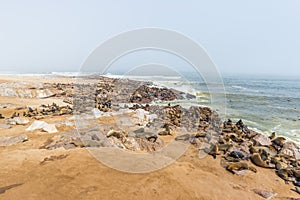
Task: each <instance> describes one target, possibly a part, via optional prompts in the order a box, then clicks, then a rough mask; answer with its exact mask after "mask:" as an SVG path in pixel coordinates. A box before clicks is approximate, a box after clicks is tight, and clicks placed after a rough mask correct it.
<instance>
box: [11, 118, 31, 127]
mask: <svg viewBox="0 0 300 200" xmlns="http://www.w3.org/2000/svg"><path fill="white" fill-rule="evenodd" d="M13 120H14V121H15V122H16V124H18V125H26V124H28V123H29V120H28V119H26V118H24V117H14V118H13Z"/></svg>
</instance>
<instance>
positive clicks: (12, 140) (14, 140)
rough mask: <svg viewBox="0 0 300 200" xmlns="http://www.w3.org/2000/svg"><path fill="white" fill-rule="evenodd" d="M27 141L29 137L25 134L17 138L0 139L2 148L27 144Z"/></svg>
mask: <svg viewBox="0 0 300 200" xmlns="http://www.w3.org/2000/svg"><path fill="white" fill-rule="evenodd" d="M27 140H28V137H27V135H24V134H22V135H17V136H8V137H0V146H10V145H14V144H18V143H21V142H25V141H27Z"/></svg>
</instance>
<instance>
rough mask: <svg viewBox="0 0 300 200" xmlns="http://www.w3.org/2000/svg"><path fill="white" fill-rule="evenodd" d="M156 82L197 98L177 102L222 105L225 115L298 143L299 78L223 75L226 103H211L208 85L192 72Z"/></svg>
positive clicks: (216, 107)
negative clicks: (182, 76) (181, 77)
mask: <svg viewBox="0 0 300 200" xmlns="http://www.w3.org/2000/svg"><path fill="white" fill-rule="evenodd" d="M152 80H153V81H155V83H156V84H158V85H163V86H166V87H171V88H174V89H179V90H182V91H185V92H190V93H193V94H195V95H196V96H197V99H196V101H186V102H178V103H182V104H198V105H201V106H208V107H212V109H215V110H218V106H225V107H226V113H225V116H222V118H224V119H229V118H230V119H232V120H234V121H237V120H239V119H242V120H243V121H244V122H245V124H247V125H248V127H250V128H252V129H254V130H256V131H258V132H261V133H263V134H265V135H269V134H271V133H272V132H276V133H277V135H280V136H285V137H286V138H288V139H290V140H292V141H294V142H296V143H298V144H300V78H299V79H296V78H272V77H253V76H252V77H246V76H243V77H240V76H225V77H223V82H224V88H225V95H226V103H225V105H217V106H215V107H213V106H212V105H211V101H210V98H211V96H212V95H214V96H216V97H217V96H218V94H213V92H211V91H210V92H209V91H208V89H207V85H206V84H205V83H204V82H203V81H202V80H199V79H198V80H197V79H196V78H193V76H191V77H189V81H183V80H181V79H180V78H178V80H177V81H176V80H174V77H173V78H172V79H169V80H162V78H161V80H155V79H153V78H152Z"/></svg>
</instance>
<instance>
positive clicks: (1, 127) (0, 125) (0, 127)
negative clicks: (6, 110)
mask: <svg viewBox="0 0 300 200" xmlns="http://www.w3.org/2000/svg"><path fill="white" fill-rule="evenodd" d="M9 128H11V126H10V125H8V124H0V129H9Z"/></svg>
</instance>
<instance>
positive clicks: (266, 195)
mask: <svg viewBox="0 0 300 200" xmlns="http://www.w3.org/2000/svg"><path fill="white" fill-rule="evenodd" d="M252 191H253V192H254V193H256V194H258V195H259V196H261V197H263V198H265V199H268V200H270V199H272V198H273V197H275V196H276V195H277V193H273V192H269V191H266V190H260V189H253V190H252Z"/></svg>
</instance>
